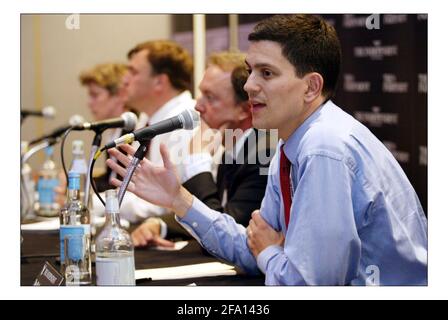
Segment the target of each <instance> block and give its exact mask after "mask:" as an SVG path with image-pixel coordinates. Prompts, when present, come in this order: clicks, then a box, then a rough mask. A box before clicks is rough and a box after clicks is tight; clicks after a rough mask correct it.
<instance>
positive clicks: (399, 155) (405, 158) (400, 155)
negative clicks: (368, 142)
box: [383, 141, 410, 163]
mask: <svg viewBox="0 0 448 320" xmlns="http://www.w3.org/2000/svg"><path fill="white" fill-rule="evenodd" d="M383 144H384V145H385V146H386V148H387V149H388V150H389V151H390V152H391V153H392V155H393V156H394V158H395V159H397V161H398V162H400V163H408V162H409V158H410V153H409V152H406V151H402V150H397V144H396V143H395V142H391V141H383Z"/></svg>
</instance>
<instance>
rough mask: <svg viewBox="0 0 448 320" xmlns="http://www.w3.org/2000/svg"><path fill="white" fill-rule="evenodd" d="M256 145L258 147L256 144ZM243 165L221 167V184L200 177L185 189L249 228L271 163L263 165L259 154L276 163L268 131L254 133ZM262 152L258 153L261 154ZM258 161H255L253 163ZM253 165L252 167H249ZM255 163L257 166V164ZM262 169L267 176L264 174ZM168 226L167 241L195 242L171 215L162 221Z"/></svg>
mask: <svg viewBox="0 0 448 320" xmlns="http://www.w3.org/2000/svg"><path fill="white" fill-rule="evenodd" d="M253 141H255V144H254V143H253ZM241 152H244V160H243V162H242V163H241V164H236V163H234V164H220V165H219V166H218V176H217V182H216V183H215V181H214V180H213V176H212V174H211V173H210V172H204V173H200V174H198V175H196V176H194V177H192V178H191V179H189V180H188V181H186V182H185V183H184V187H185V188H186V189H187V190H188V191H190V192H191V193H192V194H193V195H194V196H196V197H197V198H198V199H199V200H201V201H202V202H204V203H205V204H206V205H207V206H208V207H209V208H211V209H213V210H216V211H219V212H225V213H227V214H229V215H231V216H232V217H233V218H234V219H235V221H236V222H237V223H240V224H242V225H243V226H247V225H248V224H249V220H250V218H251V213H252V212H253V211H254V210H256V209H259V208H260V205H261V201H262V200H263V197H264V193H265V189H266V184H267V171H268V167H269V163H263V164H261V163H260V159H259V157H258V154H260V155H263V156H264V157H268V158H269V159H272V157H273V155H274V152H275V145H273V146H272V145H271V144H270V139H269V135H268V134H267V133H266V132H265V131H259V130H256V129H255V130H253V131H252V133H251V134H250V135H249V136H248V138H247V139H246V141H245V143H244V147H243V148H242V149H241V150H240V154H239V155H238V156H237V158H238V159H240V158H242V156H243V154H241ZM257 152H258V153H257ZM252 159H254V160H255V161H251V160H252ZM249 162H251V163H249ZM253 162H255V163H253ZM260 169H261V170H264V171H265V172H264V174H260ZM226 186H227V203H226V205H225V207H222V205H221V202H222V196H223V193H224V189H225V188H226ZM161 218H162V220H163V221H164V222H165V223H166V224H167V226H168V234H167V238H168V239H172V238H191V236H190V234H189V233H188V232H187V231H185V230H184V228H182V226H181V225H179V224H178V223H177V221H176V220H175V219H174V214H173V213H169V214H166V215H164V216H162V217H161Z"/></svg>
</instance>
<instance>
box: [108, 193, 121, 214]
mask: <svg viewBox="0 0 448 320" xmlns="http://www.w3.org/2000/svg"><path fill="white" fill-rule="evenodd" d="M119 210H120V208H119V205H118V197H117V190H115V189H110V190H106V213H116V212H119Z"/></svg>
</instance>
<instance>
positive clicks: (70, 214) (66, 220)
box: [59, 171, 92, 285]
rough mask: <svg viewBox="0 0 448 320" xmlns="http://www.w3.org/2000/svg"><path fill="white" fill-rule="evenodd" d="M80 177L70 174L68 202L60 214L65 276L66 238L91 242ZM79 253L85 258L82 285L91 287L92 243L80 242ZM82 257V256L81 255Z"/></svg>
mask: <svg viewBox="0 0 448 320" xmlns="http://www.w3.org/2000/svg"><path fill="white" fill-rule="evenodd" d="M79 189H80V176H79V173H76V172H71V171H70V172H69V174H68V190H67V201H66V204H65V206H64V207H63V208H62V209H61V212H60V216H59V217H60V221H59V222H60V229H59V230H60V231H59V239H60V250H61V251H60V260H61V272H62V274H65V268H66V261H65V250H64V238H65V237H67V236H69V235H80V234H82V235H85V236H86V239H87V242H90V237H91V236H90V214H89V209H88V208H87V207H86V206H85V205H84V204H83V203H82V201H81V200H80V192H79ZM79 246H82V247H80V248H79V252H82V256H83V257H85V259H84V260H85V261H83V262H82V263H83V265H80V266H79V268H80V269H81V274H80V275H79V284H80V285H89V284H91V281H92V277H91V275H92V272H91V259H90V243H82V242H79ZM79 256H81V254H79Z"/></svg>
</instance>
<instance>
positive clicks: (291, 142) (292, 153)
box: [281, 100, 333, 163]
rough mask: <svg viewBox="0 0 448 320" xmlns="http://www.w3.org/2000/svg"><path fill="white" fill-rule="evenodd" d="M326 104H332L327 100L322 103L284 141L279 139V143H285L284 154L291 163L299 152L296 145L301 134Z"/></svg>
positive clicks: (300, 138)
mask: <svg viewBox="0 0 448 320" xmlns="http://www.w3.org/2000/svg"><path fill="white" fill-rule="evenodd" d="M327 105H333V102H332V101H331V100H328V101H327V102H325V103H324V104H322V105H321V106H320V107H319V108H317V109H316V111H314V112H313V113H312V114H311V115H310V116H309V117H308V118H307V119H306V120H305V121H304V122H303V123H302V124H301V125H300V126H299V127H298V128H297V129H296V130H295V131H294V132H293V133H292V135H291V136H290V137H289V138H288V140H286V142H284V141H283V140H281V145H283V144H284V145H285V146H284V148H283V150H284V152H285V155H286V157H287V158H288V160H289V161H291V163H294V159H297V156H298V153H299V148H298V147H297V146H298V145H299V143H300V140H302V137H303V135H304V134H305V133H306V132H307V131H308V129H309V128H310V127H311V125H312V123H313V122H315V121H316V120H317V119H318V118H319V117H320V116H321V114H322V111H323V109H324V107H326V106H327Z"/></svg>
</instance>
